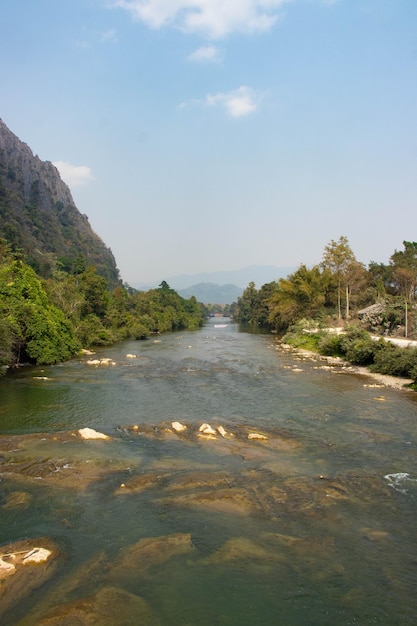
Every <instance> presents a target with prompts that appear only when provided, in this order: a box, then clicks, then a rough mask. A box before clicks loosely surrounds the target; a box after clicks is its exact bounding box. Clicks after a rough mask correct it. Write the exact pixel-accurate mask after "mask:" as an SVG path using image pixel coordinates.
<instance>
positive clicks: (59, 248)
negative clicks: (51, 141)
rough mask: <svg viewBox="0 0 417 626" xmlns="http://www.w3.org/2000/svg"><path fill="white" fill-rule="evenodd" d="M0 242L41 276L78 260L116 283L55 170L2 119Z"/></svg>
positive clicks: (105, 253)
mask: <svg viewBox="0 0 417 626" xmlns="http://www.w3.org/2000/svg"><path fill="white" fill-rule="evenodd" d="M0 237H2V238H4V239H6V241H7V242H8V243H10V244H11V245H12V246H13V247H14V248H16V249H19V248H20V249H22V250H23V252H24V254H25V255H26V256H27V258H28V260H29V262H30V263H31V264H32V265H33V267H34V268H35V269H36V270H37V271H38V272H39V273H40V274H41V275H43V276H48V275H49V274H50V273H51V271H52V270H53V269H54V268H56V267H58V268H59V267H62V268H63V269H68V268H69V267H70V266H71V263H73V262H74V261H75V260H76V259H77V257H80V255H83V256H84V258H85V260H86V262H87V263H88V264H93V265H95V266H96V268H97V271H98V273H99V274H101V275H102V276H104V277H105V278H106V279H107V281H108V283H109V286H110V287H113V286H115V285H116V284H117V283H118V281H119V272H118V269H117V267H116V262H115V259H114V256H113V254H112V252H111V250H110V249H109V248H107V247H106V245H105V244H104V243H103V241H102V240H101V239H100V237H99V236H98V235H97V234H96V233H95V232H94V231H93V229H92V228H91V226H90V224H89V221H88V218H87V216H86V215H82V214H81V213H80V212H79V211H78V209H77V207H76V206H75V203H74V200H73V198H72V195H71V192H70V190H69V188H68V187H67V185H66V184H65V183H64V182H63V181H62V179H61V177H60V175H59V172H58V170H57V169H56V167H55V166H54V165H53V164H52V163H50V162H49V161H41V159H39V157H38V156H34V155H33V153H32V151H31V149H30V148H29V146H27V145H26V144H25V143H23V142H22V141H20V139H19V138H18V137H16V135H14V134H13V133H12V132H11V131H10V130H9V128H8V127H7V126H6V124H4V122H3V121H2V120H1V119H0Z"/></svg>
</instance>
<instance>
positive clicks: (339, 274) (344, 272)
mask: <svg viewBox="0 0 417 626" xmlns="http://www.w3.org/2000/svg"><path fill="white" fill-rule="evenodd" d="M356 263H357V261H356V258H355V255H354V254H353V252H352V249H351V247H350V245H349V242H348V239H347V237H345V236H343V235H342V236H341V237H339V240H338V241H334V240H333V239H332V240H331V242H330V243H329V244H328V245H327V246H326V247H325V249H324V253H323V259H322V262H321V266H322V267H323V268H324V269H327V270H329V271H330V272H331V273H332V274H333V275H334V276H335V278H336V283H337V313H338V317H339V319H342V286H344V287H345V289H346V302H347V315H349V304H348V303H349V280H348V278H349V275H350V272H351V269H352V266H354V265H355V264H356Z"/></svg>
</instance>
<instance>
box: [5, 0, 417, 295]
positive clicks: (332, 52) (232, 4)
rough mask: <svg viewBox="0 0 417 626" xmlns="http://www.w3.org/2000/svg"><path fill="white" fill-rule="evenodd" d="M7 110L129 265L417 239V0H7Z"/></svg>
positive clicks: (267, 257) (291, 254) (167, 272)
mask: <svg viewBox="0 0 417 626" xmlns="http://www.w3.org/2000/svg"><path fill="white" fill-rule="evenodd" d="M0 11H1V13H0V15H1V23H2V37H1V38H0V104H1V106H0V117H1V118H2V119H3V121H4V122H5V123H6V124H7V125H8V127H9V128H10V129H11V130H12V131H13V132H14V133H15V134H16V135H18V137H19V138H20V139H22V140H23V141H25V142H26V143H27V144H28V145H29V146H30V147H31V148H32V150H33V152H34V153H35V154H38V155H39V157H40V158H41V159H43V160H48V161H52V162H54V163H56V164H57V167H58V168H59V169H60V171H61V174H62V177H63V179H64V180H65V181H66V182H67V183H68V184H69V186H70V189H71V191H72V194H73V197H74V200H75V203H76V205H77V207H78V209H79V210H80V211H81V212H82V213H85V214H87V215H88V217H89V219H90V223H91V225H92V227H93V229H94V230H95V231H96V232H97V233H98V234H99V235H100V237H101V238H102V239H103V240H104V241H105V243H106V244H107V245H108V246H109V247H110V248H111V249H112V251H113V253H114V255H115V257H116V260H117V263H118V266H119V269H120V271H121V276H122V278H123V279H124V280H125V281H127V282H129V283H131V284H134V283H144V282H148V281H158V282H160V281H161V280H163V279H165V278H167V277H169V276H173V275H175V274H181V273H187V274H193V273H199V272H206V271H207V272H209V271H217V270H223V269H236V268H240V267H245V266H247V265H276V266H286V267H288V266H298V265H299V264H300V263H306V264H307V265H309V266H311V265H313V264H315V263H318V262H320V260H321V257H322V254H323V250H324V247H325V245H326V244H328V243H329V242H330V240H331V239H335V240H337V239H338V238H339V236H341V235H346V236H347V237H348V240H349V242H350V245H351V247H352V249H353V251H354V253H355V255H356V257H357V259H358V260H359V261H362V262H363V263H365V264H367V263H369V262H370V261H371V260H374V261H377V262H383V263H387V262H388V260H389V257H390V256H391V254H392V253H393V252H394V250H395V249H402V241H403V240H410V241H415V240H416V239H417V228H416V227H417V210H416V209H417V206H416V204H417V123H416V122H417V2H416V1H415V0H59V1H58V0H36V1H34V0H2V2H1V6H0Z"/></svg>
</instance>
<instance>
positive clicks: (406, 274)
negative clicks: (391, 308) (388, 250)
mask: <svg viewBox="0 0 417 626" xmlns="http://www.w3.org/2000/svg"><path fill="white" fill-rule="evenodd" d="M403 246H404V250H401V251H397V250H396V251H395V252H394V254H393V255H392V256H391V259H390V265H391V267H392V280H393V282H394V284H395V285H396V287H397V289H398V291H399V293H400V295H403V296H404V297H405V298H407V299H408V300H410V301H412V300H414V299H415V295H416V290H417V242H415V241H403Z"/></svg>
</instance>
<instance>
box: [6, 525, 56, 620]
mask: <svg viewBox="0 0 417 626" xmlns="http://www.w3.org/2000/svg"><path fill="white" fill-rule="evenodd" d="M58 556H59V550H58V548H57V546H56V544H55V543H54V542H53V541H52V540H51V539H48V538H45V537H44V538H40V539H34V540H29V539H27V540H23V541H17V542H16V543H12V544H8V545H6V546H2V547H1V548H0V619H1V618H4V616H6V615H7V614H8V613H9V611H11V610H12V609H13V607H15V606H17V605H18V604H19V602H21V600H22V599H23V598H26V597H27V596H29V595H30V593H31V592H32V591H34V590H35V589H37V588H38V587H40V586H41V585H43V584H44V583H45V582H46V581H47V580H48V579H49V578H50V577H51V576H52V575H53V574H54V572H55V569H56V565H57V557H58ZM1 623H7V622H6V621H5V622H1Z"/></svg>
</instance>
